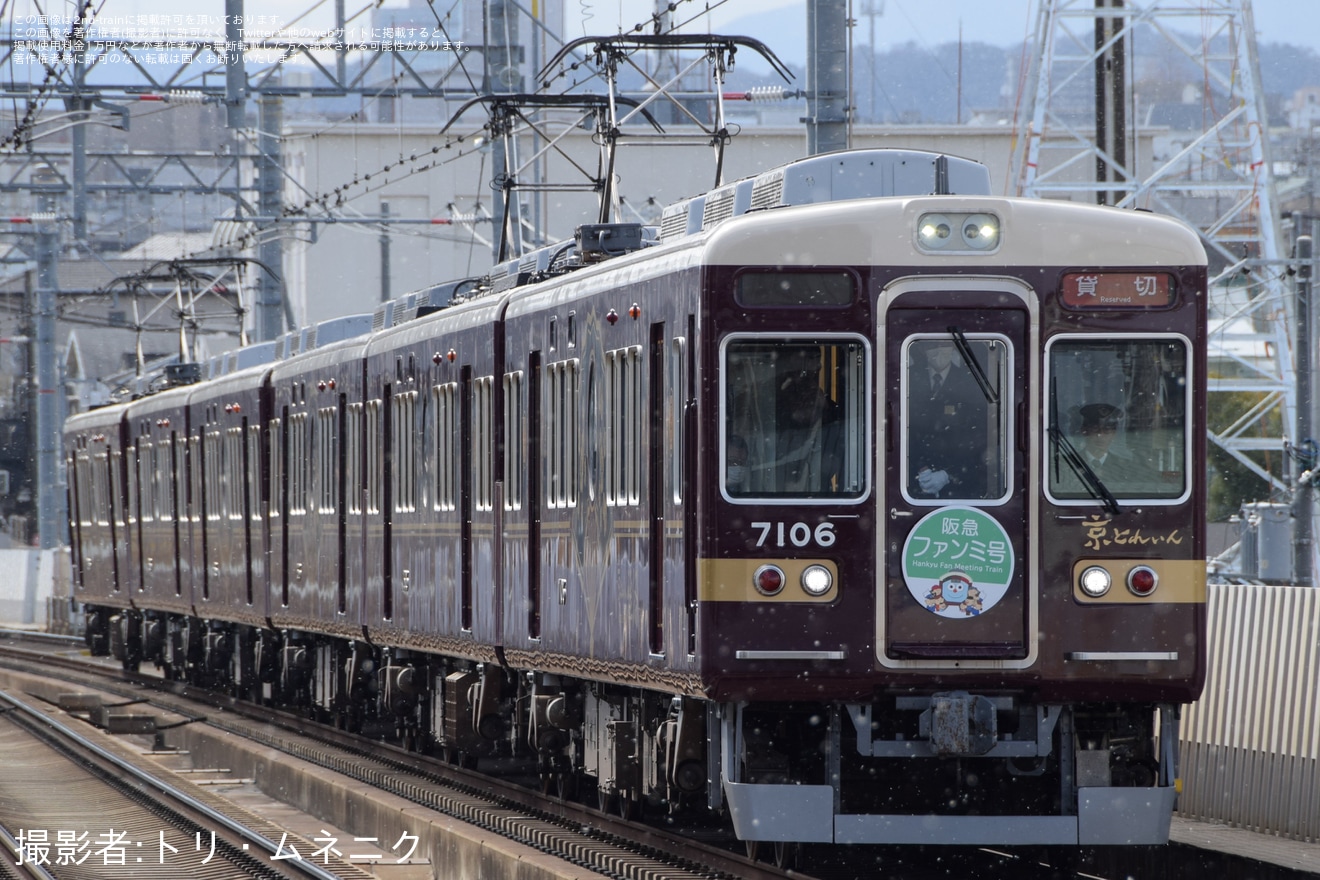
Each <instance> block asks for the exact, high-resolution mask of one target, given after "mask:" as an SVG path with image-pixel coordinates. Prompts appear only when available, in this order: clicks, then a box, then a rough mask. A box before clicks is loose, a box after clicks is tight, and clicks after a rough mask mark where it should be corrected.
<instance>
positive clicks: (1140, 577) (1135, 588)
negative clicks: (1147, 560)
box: [1127, 565, 1160, 598]
mask: <svg viewBox="0 0 1320 880" xmlns="http://www.w3.org/2000/svg"><path fill="white" fill-rule="evenodd" d="M1159 585H1160V576H1159V575H1157V574H1156V573H1155V569H1153V568H1151V567H1150V566H1149V565H1138V566H1137V567H1136V568H1134V569H1132V570H1131V571H1129V572H1128V576H1127V588H1128V590H1129V591H1131V593H1132V595H1134V596H1141V597H1142V598H1145V597H1146V596H1149V595H1150V594H1151V593H1153V592H1155V588H1156V587H1158V586H1159Z"/></svg>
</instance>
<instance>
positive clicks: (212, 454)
mask: <svg viewBox="0 0 1320 880" xmlns="http://www.w3.org/2000/svg"><path fill="white" fill-rule="evenodd" d="M205 443H206V446H205V449H204V450H203V451H204V452H205V454H206V478H205V490H206V499H207V504H206V519H207V520H208V521H209V522H217V521H219V519H220V466H221V465H220V431H219V430H211V431H207V432H206V441H205Z"/></svg>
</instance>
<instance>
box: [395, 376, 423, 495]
mask: <svg viewBox="0 0 1320 880" xmlns="http://www.w3.org/2000/svg"><path fill="white" fill-rule="evenodd" d="M391 405H392V406H393V407H394V435H393V437H392V438H391V442H390V446H391V447H392V449H391V452H392V453H393V458H392V463H393V465H394V467H393V469H392V470H391V472H390V473H391V480H390V489H391V490H392V495H393V498H394V510H395V512H396V513H408V512H411V511H414V510H416V509H417V479H416V478H417V459H416V444H415V439H416V437H417V423H416V413H417V392H416V391H407V392H404V393H402V394H396V395H394V397H393V398H391Z"/></svg>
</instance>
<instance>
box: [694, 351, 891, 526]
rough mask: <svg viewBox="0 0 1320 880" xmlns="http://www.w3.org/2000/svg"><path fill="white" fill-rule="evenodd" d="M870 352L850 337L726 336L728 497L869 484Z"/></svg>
mask: <svg viewBox="0 0 1320 880" xmlns="http://www.w3.org/2000/svg"><path fill="white" fill-rule="evenodd" d="M869 363H870V357H869V355H868V349H867V344H866V341H865V340H863V339H861V338H856V337H850V336H849V337H843V336H840V337H806V336H804V337H788V338H785V337H783V336H778V337H776V338H774V339H767V338H765V337H751V336H733V337H730V338H729V339H728V340H727V341H726V342H725V344H724V358H723V401H722V402H723V413H722V424H723V426H724V431H723V436H722V441H723V443H722V448H721V454H720V473H721V474H722V475H723V478H722V480H721V488H722V490H723V492H724V496H725V497H726V498H728V499H730V500H732V501H738V500H743V499H748V500H751V499H758V500H767V501H788V500H803V499H820V500H831V501H839V500H859V499H861V498H862V497H863V496H864V495H865V494H866V492H867V488H868V485H867V484H868V481H869V474H868V471H867V461H868V458H869V455H868V449H869V448H870V447H869V444H868V442H867V434H868V425H869V423H870V421H869V419H868V417H867V403H868V401H869V400H870V398H871V393H870V389H869V382H870V374H869V369H868V364H869Z"/></svg>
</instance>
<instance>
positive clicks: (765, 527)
mask: <svg viewBox="0 0 1320 880" xmlns="http://www.w3.org/2000/svg"><path fill="white" fill-rule="evenodd" d="M752 528H754V529H757V530H758V531H759V532H760V534H759V535H757V537H756V546H758V547H764V546H766V542H767V541H769V540H770V535H771V533H774V544H773V546H775V547H787V546H788V545H789V544H792V545H793V546H794V547H805V546H807V545H808V544H811V543H815V544H816V545H817V546H819V547H832V546H834V538H835V535H834V523H830V522H823V523H820V524H818V525H817V526H816V527H815V528H814V529H813V528H812V527H811V525H810V524H808V523H803V522H797V523H782V522H779V523H771V522H754V523H752Z"/></svg>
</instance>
